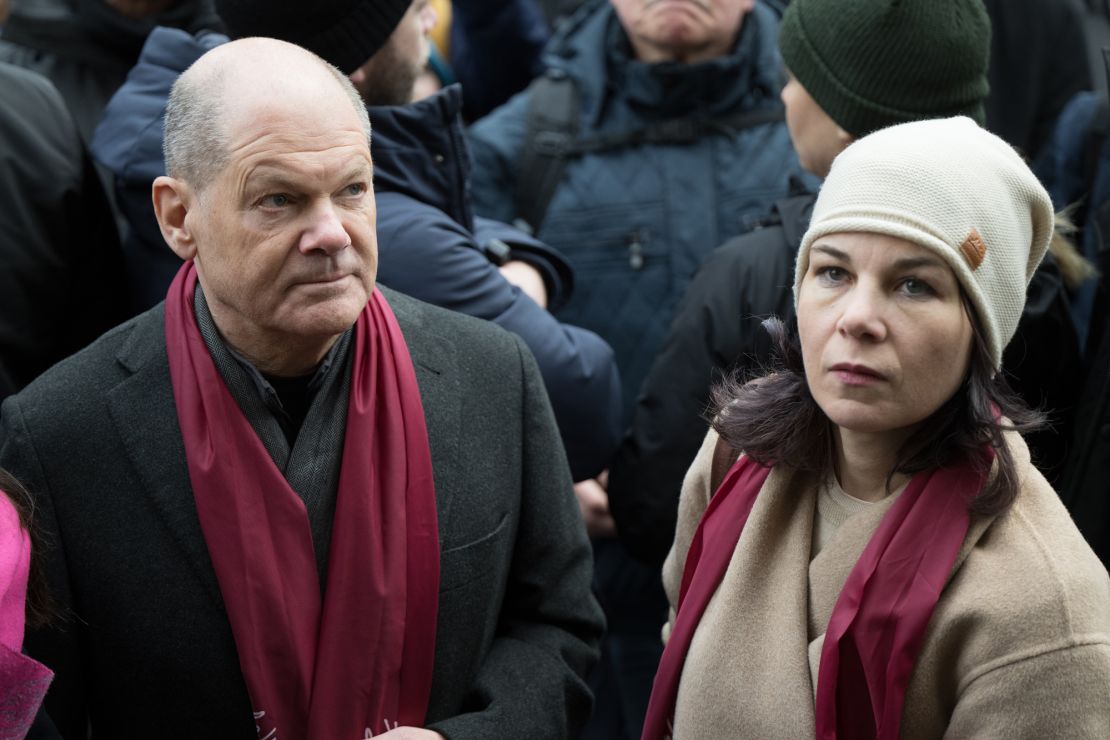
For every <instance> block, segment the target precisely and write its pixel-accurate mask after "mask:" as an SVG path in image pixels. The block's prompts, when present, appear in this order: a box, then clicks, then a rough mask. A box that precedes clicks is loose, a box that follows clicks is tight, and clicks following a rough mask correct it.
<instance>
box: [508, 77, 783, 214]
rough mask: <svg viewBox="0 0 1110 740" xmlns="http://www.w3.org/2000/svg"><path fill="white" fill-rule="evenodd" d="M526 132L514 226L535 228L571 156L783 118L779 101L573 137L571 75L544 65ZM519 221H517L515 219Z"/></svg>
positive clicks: (575, 102)
mask: <svg viewBox="0 0 1110 740" xmlns="http://www.w3.org/2000/svg"><path fill="white" fill-rule="evenodd" d="M529 93H530V97H529V101H528V117H527V131H526V133H525V139H524V147H523V149H522V150H521V156H520V163H519V166H518V169H517V177H516V192H515V200H516V212H517V214H518V216H519V218H518V219H517V223H516V224H514V225H516V226H517V227H518V228H525V230H527V231H529V232H530V233H533V234H534V233H535V232H536V231H538V230H539V228H540V224H542V223H543V219H544V216H545V215H546V214H547V207H548V206H549V205H550V204H551V199H552V198H553V197H554V196H555V190H556V188H558V186H559V183H560V182H561V181H562V179H563V172H564V170H565V169H566V166H567V163H568V162H569V161H570V160H571V159H575V158H577V157H581V156H583V155H585V154H596V153H599V152H605V151H611V150H614V149H623V148H625V147H632V146H642V145H655V144H693V143H695V142H697V141H699V140H700V139H702V138H704V137H706V136H711V135H726V136H728V135H732V134H735V133H737V132H739V131H742V130H744V129H747V128H753V127H755V126H760V125H763V124H769V123H778V122H780V121H782V120H784V117H785V112H784V109H783V107H782V106H781V105H778V104H776V105H771V106H767V107H763V108H756V109H754V110H746V111H740V112H738V113H730V114H726V115H723V116H689V117H686V118H672V119H667V120H664V121H657V122H655V123H651V124H649V125H647V126H642V127H640V128H634V129H629V130H626V131H617V132H613V133H607V134H597V135H594V136H588V137H582V138H579V137H578V115H579V110H580V105H581V101H580V100H579V97H578V88H577V85H576V83H575V82H574V80H573V79H571V78H570V76H569V75H567V73H566V72H565V71H563V70H560V69H549V70H548V71H547V72H546V73H545V74H544V75H543V76H542V77H539V78H537V79H536V80H535V81H534V82H532V84H531V86H530V87H529ZM521 222H523V223H521Z"/></svg>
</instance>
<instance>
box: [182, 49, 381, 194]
mask: <svg viewBox="0 0 1110 740" xmlns="http://www.w3.org/2000/svg"><path fill="white" fill-rule="evenodd" d="M305 53H306V54H311V55H312V56H313V57H314V58H315V59H316V61H317V62H319V63H320V65H322V66H323V67H325V68H326V69H327V70H328V72H330V73H331V76H332V77H333V78H334V79H335V81H336V82H338V83H339V85H340V87H342V88H343V92H344V93H346V95H347V98H348V99H349V100H350V101H351V105H352V106H353V107H354V109H355V114H356V115H357V116H358V118H359V123H361V125H362V129H363V131H365V132H366V145H367V146H369V145H370V116H369V115H368V114H367V112H366V105H365V103H363V101H362V97H361V96H360V95H359V93H358V90H356V89H355V86H354V85H352V84H351V81H350V79H348V78H347V75H345V74H343V73H342V72H341V71H340V70H339V69H338V68H336V67H334V66H333V65H331V64H328V63H327V62H326V61H324V60H323V59H321V58H320V57H318V56H316V55H315V54H312V52H310V51H307V50H305ZM225 81H226V73H225V72H224V71H223V70H222V69H215V70H211V71H207V72H206V73H204V74H199V75H198V74H195V73H194V74H189V70H186V72H185V73H184V74H182V75H181V76H180V77H178V78H177V81H176V82H174V84H173V87H172V88H171V89H170V97H169V101H168V102H167V103H166V117H165V123H164V126H163V132H164V133H163V135H162V157H163V159H164V160H165V165H166V174H168V175H169V176H170V177H174V178H177V179H179V180H184V181H185V182H187V183H188V184H189V185H190V186H191V187H192V188H194V189H195V190H196V191H197V192H200V191H201V190H203V189H204V188H205V187H207V186H208V184H209V183H211V182H212V180H214V179H215V178H216V176H217V175H219V173H220V172H221V171H222V170H223V168H224V166H225V165H226V164H227V160H228V140H227V132H226V131H225V130H224V127H223V113H224V107H225V106H224V95H223V89H224V83H225Z"/></svg>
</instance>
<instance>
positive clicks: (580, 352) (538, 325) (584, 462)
mask: <svg viewBox="0 0 1110 740" xmlns="http://www.w3.org/2000/svg"><path fill="white" fill-rule="evenodd" d="M226 41H227V37H226V36H222V35H220V34H207V35H202V36H200V37H193V36H190V35H189V34H187V33H185V32H183V31H178V30H176V29H169V28H158V29H155V30H154V31H153V32H152V33H151V35H150V38H149V39H148V40H147V44H146V47H145V48H144V50H143V55H142V57H141V58H140V61H139V64H138V65H137V66H136V67H135V68H134V69H133V70H132V71H131V73H130V74H129V75H128V79H127V82H126V83H125V84H124V86H123V87H121V88H120V90H119V92H117V93H116V95H115V97H113V99H112V101H111V102H110V103H109V105H108V109H107V111H106V113H105V117H104V119H103V120H102V121H101V123H100V126H99V127H98V128H97V130H96V134H95V135H94V138H93V145H92V149H93V153H94V155H95V156H96V157H97V159H99V160H100V161H101V162H102V163H103V164H104V165H106V166H107V167H109V168H110V169H111V170H112V171H113V172H114V173H115V177H116V189H117V193H118V196H119V201H120V203H121V207H122V209H123V210H124V212H125V213H126V214H127V216H128V218H129V220H130V222H131V226H132V230H131V236H130V238H129V239H128V240H127V246H126V248H125V259H126V261H127V264H128V277H129V279H130V287H131V290H132V295H133V297H135V296H137V297H138V299H139V300H137V301H136V302H135V303H136V308H145V307H148V306H152V305H154V304H155V303H157V302H158V301H160V300H162V298H163V297H165V293H166V289H167V288H168V287H169V283H170V281H171V280H172V278H173V275H174V274H175V273H176V271H177V269H178V267H180V264H181V262H180V260H179V259H178V258H177V256H176V255H175V254H174V253H173V252H172V251H171V250H170V248H169V247H168V246H166V244H165V242H164V241H163V239H162V235H161V232H160V231H159V230H158V224H157V222H156V220H155V218H154V212H153V208H152V206H151V202H150V185H151V182H152V181H153V180H154V178H155V177H157V176H158V175H161V174H164V167H163V162H162V118H163V116H164V114H165V105H166V99H167V98H168V96H169V90H170V87H171V86H172V85H173V82H174V80H176V79H177V77H178V75H180V74H181V72H183V71H184V70H185V69H186V68H187V67H188V66H189V65H190V64H192V63H193V61H195V60H196V59H197V58H198V57H199V56H200V55H201V54H203V53H204V52H205V51H207V50H208V49H210V48H212V47H214V46H217V45H219V44H221V43H224V42H226ZM460 104H461V95H460V91H459V89H458V88H457V87H453V88H448V89H447V90H445V91H443V92H441V93H439V94H438V95H436V96H434V97H432V98H430V99H428V100H426V101H421V102H419V103H415V104H413V105H411V106H402V107H396V108H372V109H370V116H371V120H372V123H373V125H374V135H373V139H372V144H371V153H372V155H373V158H374V168H375V173H374V185H375V190H376V191H377V201H378V252H379V265H378V280H379V281H380V282H381V283H382V284H384V285H387V286H389V287H391V288H394V289H396V290H399V291H401V292H404V293H408V294H409V295H411V296H413V297H415V298H419V299H421V300H423V301H426V302H428V303H433V304H436V305H439V306H443V307H446V308H449V309H452V310H456V311H459V312H462V313H466V314H470V315H472V316H477V317H479V318H484V319H489V320H491V321H493V322H495V323H497V324H499V325H500V326H502V327H503V328H505V329H507V330H509V331H511V332H514V333H515V334H517V335H519V336H520V337H521V338H522V339H524V341H525V343H526V344H527V345H528V348H529V349H530V350H531V351H532V353H533V354H534V355H535V356H536V360H537V362H538V364H539V366H540V372H541V374H542V375H543V379H544V382H545V385H546V387H547V391H548V394H549V396H550V398H551V403H552V406H553V407H554V410H555V417H556V421H557V422H558V424H559V429H560V432H561V433H562V437H563V443H564V446H565V447H566V451H567V457H568V458H569V460H570V465H571V472H572V474H573V475H574V477H575V480H580V479H582V478H587V477H590V476H593V475H596V474H597V473H598V472H600V471H601V470H602V469H603V468H604V467H605V466H606V464H607V463H608V460H609V457H610V456H611V454H612V453H613V452H614V450H615V449H616V447H617V443H618V442H619V435H620V408H619V404H620V382H619V379H618V377H617V372H616V365H615V364H614V360H613V353H612V350H611V349H610V348H609V347H608V345H606V344H605V342H603V341H602V340H601V339H600V338H599V337H597V336H596V335H595V334H593V333H591V332H589V331H585V330H583V329H578V328H576V327H571V326H566V325H563V324H560V323H559V322H558V321H557V320H556V319H555V318H554V317H553V316H552V315H551V314H550V313H549V312H547V311H545V310H544V309H543V308H541V307H540V306H538V305H537V304H536V303H535V302H534V301H532V299H530V298H528V297H527V296H525V295H524V294H523V293H521V292H520V290H519V289H517V288H515V287H514V286H512V285H510V284H509V283H508V282H507V281H506V280H505V279H504V278H503V277H502V276H501V273H500V272H498V270H497V268H496V266H495V265H494V264H493V263H492V262H490V260H489V258H488V257H487V256H486V253H485V252H484V248H485V247H486V245H487V244H488V243H489V242H490V240H491V239H499V240H501V241H502V242H505V243H506V244H507V245H508V246H509V247H510V248H511V250H512V251H511V257H512V258H513V259H519V260H522V261H526V262H528V263H530V264H532V265H533V266H534V267H536V268H537V269H539V271H540V273H541V274H542V275H543V276H544V281H545V283H546V284H547V288H548V294H549V296H550V301H549V302H550V303H551V304H552V305H557V304H558V303H559V302H560V301H565V299H566V295H567V294H568V293H569V291H570V290H571V287H572V278H571V272H570V270H569V268H568V267H567V265H566V263H565V261H563V260H562V259H561V258H560V257H559V256H558V254H557V253H555V252H554V251H553V250H551V249H550V248H548V247H546V246H544V245H543V244H542V243H541V242H539V241H537V240H535V239H533V238H531V237H528V236H527V235H525V234H523V233H521V232H520V231H518V230H516V229H512V228H511V227H509V226H506V225H504V224H499V223H495V222H492V221H488V220H486V219H475V218H474V217H473V215H472V213H471V208H470V197H469V185H468V179H469V173H468V167H469V159H468V156H467V152H466V144H465V140H464V138H463V134H462V128H461V124H460V123H459V120H458V110H459V106H460Z"/></svg>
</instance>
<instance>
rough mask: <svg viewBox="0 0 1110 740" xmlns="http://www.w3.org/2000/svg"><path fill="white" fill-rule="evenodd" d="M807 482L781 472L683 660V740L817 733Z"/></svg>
mask: <svg viewBox="0 0 1110 740" xmlns="http://www.w3.org/2000/svg"><path fill="white" fill-rule="evenodd" d="M813 489H814V486H813V485H812V483H811V482H810V481H809V476H806V475H802V474H797V473H794V472H793V471H791V470H790V469H789V468H787V467H786V466H777V467H775V468H774V469H773V470H772V471H771V474H770V476H769V477H768V478H767V481H766V483H764V486H763V490H762V491H761V492H760V494H759V498H758V499H757V500H756V503H755V506H754V507H753V508H752V513H751V516H750V517H749V519H748V522H747V524H746V525H745V526H744V532H743V534H742V535H741V537H740V541H739V542H738V543H737V546H736V551H735V553H734V554H733V556H732V560H731V562H730V563H729V566H728V570H727V571H726V572H725V575H724V577H723V578H722V580H721V583H720V585H719V586H718V588H717V592H716V593H715V594H714V596H713V598H712V599H711V600H710V602H709V605H708V607H707V608H706V610H705V614H704V615H703V616H702V619H701V622H700V624H699V626H698V631H697V633H696V634H695V635H694V639H693V642H692V643H691V645H690V650H689V652H688V653H687V656H686V663H685V665H686V669H685V670H684V671H683V674H682V680H681V684H680V686H679V693H678V699H677V701H676V704H675V727H676V728H678V730H679V731H678V732H677V733H676V737H678V738H681V737H684V736H685V733H684V732H682V731H681V728H684V727H687V728H690V729H691V735H690V736H691V737H693V736H696V737H766V738H780V737H781V738H796V737H809V736H812V734H813V726H814V710H813V692H812V688H811V686H810V678H809V666H808V660H807V640H806V631H807V630H806V621H807V609H806V602H807V593H806V581H807V577H806V576H807V569H808V567H809V550H810V537H811V532H812V529H813V502H814V498H813Z"/></svg>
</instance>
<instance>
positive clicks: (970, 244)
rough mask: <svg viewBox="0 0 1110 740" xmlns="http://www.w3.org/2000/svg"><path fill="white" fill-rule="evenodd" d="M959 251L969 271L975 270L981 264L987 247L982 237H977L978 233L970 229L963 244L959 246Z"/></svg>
mask: <svg viewBox="0 0 1110 740" xmlns="http://www.w3.org/2000/svg"><path fill="white" fill-rule="evenodd" d="M960 251H961V252H963V255H964V259H965V260H967V264H968V265H969V266H970V267H971V269H972V270H976V269H978V267H979V265H981V264H983V258H984V257H986V256H987V245H986V242H984V241H983V237H981V236H979V232H978V231H977V230H975V229H972V230H971V231H970V232H968V235H967V237H966V238H965V239H964V243H963V244H961V245H960Z"/></svg>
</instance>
